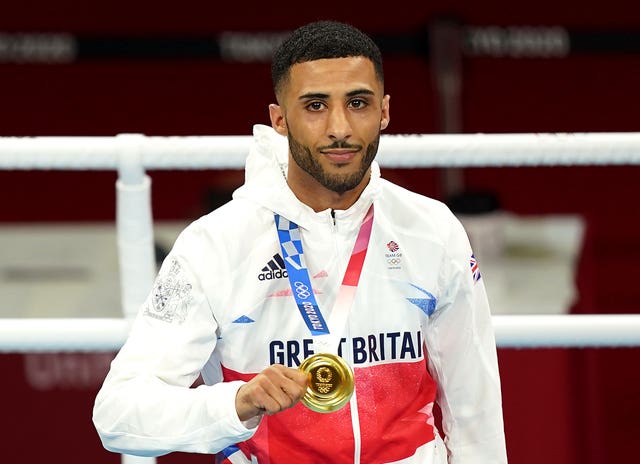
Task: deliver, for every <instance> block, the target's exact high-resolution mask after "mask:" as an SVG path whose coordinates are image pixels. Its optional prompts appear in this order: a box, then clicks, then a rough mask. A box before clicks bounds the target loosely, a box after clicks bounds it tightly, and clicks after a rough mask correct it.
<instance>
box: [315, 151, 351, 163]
mask: <svg viewBox="0 0 640 464" xmlns="http://www.w3.org/2000/svg"><path fill="white" fill-rule="evenodd" d="M358 151H359V150H326V151H322V152H321V153H322V154H323V155H324V156H325V157H326V158H327V159H329V160H330V161H332V162H334V163H348V162H349V161H351V160H352V159H353V158H355V156H356V155H357V154H358Z"/></svg>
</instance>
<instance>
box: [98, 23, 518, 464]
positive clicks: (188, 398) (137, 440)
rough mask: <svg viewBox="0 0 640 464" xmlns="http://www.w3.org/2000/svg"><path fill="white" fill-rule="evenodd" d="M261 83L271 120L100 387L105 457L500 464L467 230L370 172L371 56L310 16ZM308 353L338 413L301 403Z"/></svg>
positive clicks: (380, 98)
mask: <svg viewBox="0 0 640 464" xmlns="http://www.w3.org/2000/svg"><path fill="white" fill-rule="evenodd" d="M272 74H273V81H274V90H275V94H276V97H277V102H278V104H272V105H270V106H269V114H270V118H271V124H272V128H268V127H266V126H256V127H255V129H254V135H255V145H254V147H253V148H252V150H251V153H250V154H249V157H248V159H247V173H246V183H245V185H244V186H242V187H241V188H240V189H238V190H237V191H236V192H235V193H234V198H233V200H232V201H231V202H230V203H228V204H226V205H224V206H222V207H221V208H219V209H217V210H215V211H213V212H212V213H210V214H208V215H207V216H204V217H203V218H201V219H199V220H197V221H195V222H194V223H193V224H192V225H190V226H189V227H188V228H187V229H186V230H185V231H184V232H183V233H182V234H181V235H180V237H179V238H178V240H177V241H176V244H175V246H174V248H173V250H172V252H171V253H170V254H169V256H168V257H167V259H166V260H165V262H164V263H163V266H162V268H161V270H160V272H159V275H158V277H157V279H156V282H155V284H154V288H153V290H152V292H151V294H150V296H149V298H148V300H147V302H146V303H145V304H144V306H143V308H142V310H141V312H140V314H139V316H138V318H137V320H136V322H135V324H134V327H133V329H132V331H131V335H130V337H129V339H128V341H127V343H126V344H125V346H124V347H123V348H122V350H121V351H120V353H119V354H118V356H117V358H116V359H115V360H114V362H113V364H112V368H111V371H110V373H109V375H108V376H107V379H106V380H105V383H104V386H103V388H102V389H101V391H100V393H99V394H98V397H97V399H96V404H95V409H94V423H95V425H96V428H97V430H98V432H99V434H100V437H101V439H102V441H103V443H104V445H105V447H106V448H108V449H110V450H112V451H117V452H122V453H130V454H139V455H161V454H165V453H168V452H171V451H187V452H198V453H218V456H219V460H221V461H223V462H231V463H249V462H258V463H262V462H271V463H276V464H277V463H323V464H326V463H358V462H362V463H389V462H403V463H425V464H444V463H450V464H482V463H487V464H489V463H491V464H497V463H506V453H505V445H504V433H503V425H502V409H501V398H500V382H499V375H498V368H497V360H496V349H495V341H494V336H493V332H492V326H491V319H490V314H489V308H488V304H487V301H486V296H485V292H484V287H483V282H482V280H481V279H480V276H479V273H478V272H477V271H476V270H475V268H473V263H474V259H473V255H472V251H471V248H470V246H469V243H468V240H467V237H466V235H465V233H464V230H463V229H462V227H461V225H460V223H459V222H458V221H457V220H456V219H455V218H454V216H453V215H452V214H451V212H450V211H449V210H448V209H447V208H446V207H445V206H444V205H443V204H441V203H439V202H437V201H435V200H431V199H428V198H425V197H422V196H419V195H417V194H414V193H411V192H409V191H406V190H404V189H402V188H400V187H398V186H395V185H393V184H391V183H389V182H387V181H385V180H383V179H381V178H380V171H379V167H378V165H377V164H376V163H375V162H374V158H375V155H376V152H377V148H378V141H379V137H380V131H381V130H383V129H385V128H386V127H387V125H388V124H389V96H388V95H385V94H384V77H383V70H382V61H381V57H380V52H379V50H378V48H377V47H376V46H375V45H374V43H373V42H372V41H371V39H369V38H368V37H367V36H366V35H364V34H362V33H361V32H360V31H358V30H357V29H354V28H352V27H350V26H348V25H345V24H341V23H335V22H317V23H312V24H309V25H307V26H304V27H302V28H300V29H298V30H296V31H294V33H293V34H292V35H291V37H290V38H289V39H287V40H286V41H285V42H284V43H283V44H282V45H281V46H280V48H279V49H278V50H277V51H276V53H275V56H274V61H273V65H272ZM365 256H366V259H365ZM320 352H326V353H330V354H333V355H337V356H338V357H339V358H337V359H343V360H344V362H345V363H346V365H347V366H348V369H353V383H354V384H355V390H354V392H353V393H352V395H351V396H350V399H349V400H348V404H346V405H345V406H344V407H341V408H340V407H335V408H334V407H333V406H331V405H329V404H328V403H326V404H325V403H321V404H319V405H318V404H315V406H316V408H314V407H313V406H314V404H313V402H311V403H310V402H309V399H308V398H307V397H306V396H305V395H307V393H308V390H307V385H308V383H309V385H311V384H312V382H313V379H310V378H309V377H312V376H310V375H309V372H308V371H304V372H303V371H302V370H300V369H299V368H298V366H299V365H300V364H301V363H303V361H304V360H305V359H310V357H311V356H312V355H314V354H318V353H320ZM332 372H333V373H334V374H335V372H336V371H331V372H329V371H324V374H322V375H324V376H325V377H322V376H321V375H320V374H318V378H319V379H320V381H321V382H326V383H325V384H323V385H322V386H325V387H326V386H327V385H332V381H331V380H327V379H330V378H331V375H332ZM199 374H201V375H202V378H203V380H204V385H201V386H198V387H197V388H188V387H190V386H191V385H192V384H193V383H194V381H195V380H196V378H197V377H198V375H199ZM334 380H335V379H334ZM302 398H307V399H306V402H301V401H300V400H301V399H302ZM348 398H349V397H347V399H348ZM322 401H324V400H322ZM436 402H437V403H438V405H439V406H440V409H441V411H442V417H443V418H442V424H443V427H442V428H443V430H442V432H440V431H439V430H437V429H436V425H435V421H434V416H433V407H434V403H436ZM303 403H304V404H303ZM307 406H309V407H307ZM318 406H319V407H318ZM323 408H326V411H323ZM334 409H335V410H334ZM318 410H320V411H321V412H327V413H324V414H323V413H321V412H317V411H318ZM328 411H330V412H328ZM441 434H442V435H443V436H444V440H443V439H442V438H441Z"/></svg>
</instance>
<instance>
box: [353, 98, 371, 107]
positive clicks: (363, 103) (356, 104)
mask: <svg viewBox="0 0 640 464" xmlns="http://www.w3.org/2000/svg"><path fill="white" fill-rule="evenodd" d="M367 104H368V103H367V101H366V100H364V99H362V98H354V99H353V100H351V101H350V102H349V108H353V109H354V110H359V109H362V108H364V107H365V106H367Z"/></svg>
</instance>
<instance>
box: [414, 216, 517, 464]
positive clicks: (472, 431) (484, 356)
mask: <svg viewBox="0 0 640 464" xmlns="http://www.w3.org/2000/svg"><path fill="white" fill-rule="evenodd" d="M452 221H453V222H452V226H451V234H450V236H449V239H448V241H447V244H446V249H445V253H444V262H443V263H442V266H441V271H440V275H439V281H440V284H439V286H440V298H439V301H438V306H437V308H436V311H435V312H434V313H433V315H432V316H431V318H430V321H429V325H428V328H427V330H426V331H425V332H426V333H425V341H426V345H427V351H428V353H429V370H430V372H431V375H432V376H433V377H434V378H435V379H436V381H437V384H438V396H437V402H438V404H439V406H440V409H441V410H442V427H443V432H444V435H445V444H446V446H447V451H448V454H449V463H450V464H504V463H506V462H507V456H506V448H505V439H504V426H503V418H502V398H501V391H500V377H499V372H498V361H497V354H496V345H495V337H494V332H493V325H492V322H491V314H490V311H489V304H488V302H487V297H486V293H485V288H484V283H483V279H482V277H481V276H480V274H479V272H478V271H476V272H475V273H474V271H473V270H472V265H471V264H472V260H471V258H472V250H471V246H470V245H469V240H468V238H467V235H466V233H465V231H464V229H463V228H462V225H461V224H460V222H459V221H458V220H457V219H455V218H452Z"/></svg>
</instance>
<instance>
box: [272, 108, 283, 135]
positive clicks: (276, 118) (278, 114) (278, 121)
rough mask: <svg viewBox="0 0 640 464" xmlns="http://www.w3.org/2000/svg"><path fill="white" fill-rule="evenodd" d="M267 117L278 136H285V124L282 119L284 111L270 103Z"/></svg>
mask: <svg viewBox="0 0 640 464" xmlns="http://www.w3.org/2000/svg"><path fill="white" fill-rule="evenodd" d="M269 117H270V118H271V127H273V129H274V130H275V131H276V132H277V133H278V134H280V135H284V136H286V135H287V123H286V121H285V119H284V111H282V107H281V106H280V105H276V104H275V103H271V104H270V105H269Z"/></svg>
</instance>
